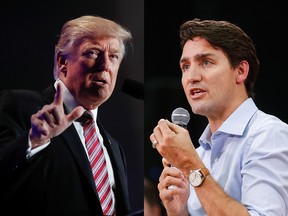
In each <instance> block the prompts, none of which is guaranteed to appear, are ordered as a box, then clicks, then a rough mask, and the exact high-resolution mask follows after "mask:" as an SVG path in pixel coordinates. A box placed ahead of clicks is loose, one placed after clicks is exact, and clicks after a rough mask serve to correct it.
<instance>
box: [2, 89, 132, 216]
mask: <svg viewBox="0 0 288 216" xmlns="http://www.w3.org/2000/svg"><path fill="white" fill-rule="evenodd" d="M54 94H55V89H54V88H53V86H52V85H51V86H50V87H49V88H47V89H46V90H45V91H44V92H43V93H37V92H33V91H29V90H11V91H5V92H2V93H0V197H1V200H0V215H5V214H4V213H5V211H7V213H6V214H7V215H14V214H13V212H14V211H16V212H23V213H25V212H26V213H28V214H30V215H31V213H32V214H35V215H63V216H66V215H69V216H72V215H79V216H85V215H94V216H95V215H96V216H100V215H102V210H101V206H100V202H99V199H98V195H97V193H96V192H95V191H96V189H95V183H94V181H93V176H92V173H91V169H90V164H89V161H88V158H87V156H86V153H85V150H84V148H83V145H82V143H81V141H80V138H79V136H78V134H77V132H76V130H75V127H74V126H73V124H72V125H71V126H70V127H69V128H67V129H66V130H65V131H64V132H63V133H62V134H60V135H59V136H57V137H54V138H53V139H52V140H51V143H50V144H49V146H48V147H47V148H45V149H44V150H42V151H41V152H39V153H37V154H36V155H34V156H33V157H31V158H29V159H26V150H27V147H28V131H29V129H30V127H31V123H30V117H31V115H32V114H34V113H36V112H37V111H38V110H39V109H41V108H42V107H43V105H45V104H50V103H51V102H52V101H53V97H54ZM97 123H98V126H99V128H100V131H101V134H102V135H103V138H104V144H105V146H106V148H107V150H108V153H109V155H110V158H111V162H112V166H113V170H114V175H115V182H116V189H115V190H114V193H115V196H116V212H117V215H119V216H121V215H127V214H128V213H129V211H130V204H129V198H128V183H127V167H126V161H125V156H124V152H123V149H122V147H121V146H120V145H119V144H118V142H117V141H116V140H114V139H113V138H112V137H111V136H110V135H109V134H108V133H107V131H105V130H104V128H103V126H102V125H101V123H100V122H99V120H98V122H97Z"/></svg>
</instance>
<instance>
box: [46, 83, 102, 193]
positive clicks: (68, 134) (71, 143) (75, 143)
mask: <svg viewBox="0 0 288 216" xmlns="http://www.w3.org/2000/svg"><path fill="white" fill-rule="evenodd" d="M55 93H56V90H55V88H54V86H53V85H50V86H49V87H48V88H47V89H46V90H45V91H44V92H43V99H44V101H45V103H47V104H50V103H52V102H53V99H54V95H55ZM63 105H64V104H63ZM64 110H65V113H66V114H67V113H68V111H67V108H66V107H65V105H64ZM61 136H62V137H63V138H64V140H65V141H66V144H67V146H68V147H69V149H70V150H71V152H72V155H73V156H74V158H75V160H76V161H77V163H78V165H79V167H80V169H81V170H82V171H83V173H84V175H85V176H86V178H87V180H88V181H89V184H90V185H91V187H92V188H93V191H94V192H95V194H97V193H96V186H95V183H94V179H93V176H92V173H91V169H90V162H89V160H88V158H87V155H86V152H85V150H84V148H83V144H82V142H81V140H80V138H79V136H78V134H77V131H76V129H75V127H74V125H73V124H72V125H71V126H70V127H68V128H67V129H66V130H65V131H64V132H63V133H62V134H61Z"/></svg>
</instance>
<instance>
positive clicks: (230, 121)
mask: <svg viewBox="0 0 288 216" xmlns="http://www.w3.org/2000/svg"><path fill="white" fill-rule="evenodd" d="M199 143H200V146H199V147H198V148H197V152H198V153H199V155H200V157H201V159H202V160H203V162H204V164H205V166H206V167H207V168H208V169H209V170H210V173H211V176H212V178H213V179H214V180H215V181H216V182H218V184H219V185H220V186H221V187H222V188H223V189H224V191H225V192H226V193H227V194H228V195H229V196H231V197H232V198H234V199H235V200H237V201H239V202H241V203H242V204H243V205H245V206H246V208H247V209H248V212H249V213H250V215H251V216H256V215H257V216H258V215H265V216H287V215H288V125H287V124H286V123H284V122H283V121H281V120H280V119H278V118H277V117H275V116H272V115H268V114H266V113H264V112H262V111H260V110H259V109H258V108H257V107H256V105H255V103H254V101H253V100H252V99H251V98H249V99H247V100H246V101H245V102H244V103H243V104H242V105H241V106H240V107H238V109H237V110H235V111H234V112H233V113H232V114H231V115H230V116H229V117H228V118H227V119H226V120H225V122H224V123H223V124H222V125H221V127H220V128H219V129H218V130H217V131H216V132H215V133H214V134H211V131H210V127H209V124H208V125H207V127H206V129H205V130H204V132H203V134H202V135H201V137H200V139H199ZM223 208H225V206H223ZM188 210H189V214H190V215H192V216H203V215H206V214H205V212H204V210H203V208H202V206H201V204H200V202H199V200H198V198H197V195H196V193H195V191H194V188H193V187H192V186H191V185H190V197H189V199H188Z"/></svg>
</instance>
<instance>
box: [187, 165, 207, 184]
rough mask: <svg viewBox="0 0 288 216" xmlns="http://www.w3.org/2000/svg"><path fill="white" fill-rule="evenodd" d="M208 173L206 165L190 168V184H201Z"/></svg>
mask: <svg viewBox="0 0 288 216" xmlns="http://www.w3.org/2000/svg"><path fill="white" fill-rule="evenodd" d="M208 175H210V172H209V170H208V169H207V168H206V167H203V168H201V169H197V170H191V171H190V173H189V177H188V179H189V182H190V184H191V185H192V186H194V187H198V186H200V185H202V183H203V182H204V180H205V178H206V177H207V176H208Z"/></svg>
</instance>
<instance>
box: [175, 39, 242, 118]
mask: <svg viewBox="0 0 288 216" xmlns="http://www.w3.org/2000/svg"><path fill="white" fill-rule="evenodd" d="M180 67H181V70H182V86H183V88H184V91H185V94H186V97H187V99H188V102H189V104H190V106H191V108H192V111H193V112H194V113H196V114H200V115H204V116H206V117H208V118H221V117H226V116H227V114H228V113H229V114H230V113H231V109H233V108H234V106H235V104H236V100H237V99H236V100H235V98H238V97H237V94H238V93H239V89H238V88H239V87H237V83H236V76H237V69H233V68H232V67H231V65H230V64H229V60H228V58H227V56H226V55H225V54H224V52H223V51H222V50H221V49H215V48H214V47H212V46H211V45H210V44H209V43H208V41H207V40H205V39H204V38H200V37H196V38H194V39H193V40H188V41H187V42H186V44H185V45H184V47H183V51H182V56H181V59H180ZM237 89H238V90H237Z"/></svg>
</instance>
